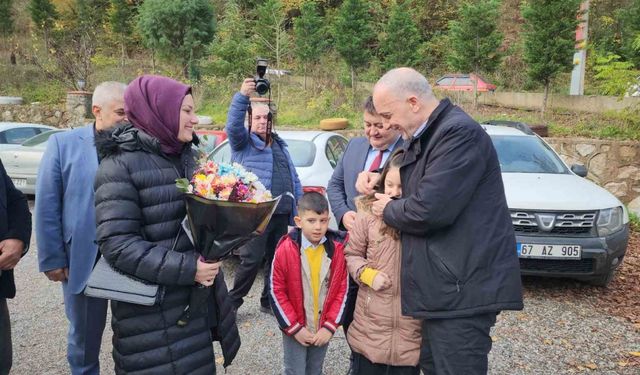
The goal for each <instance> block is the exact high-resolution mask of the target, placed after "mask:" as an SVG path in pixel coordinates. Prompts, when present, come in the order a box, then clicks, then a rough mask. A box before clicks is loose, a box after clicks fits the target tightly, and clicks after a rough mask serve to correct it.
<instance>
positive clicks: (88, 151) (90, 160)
mask: <svg viewBox="0 0 640 375" xmlns="http://www.w3.org/2000/svg"><path fill="white" fill-rule="evenodd" d="M82 130H83V131H82V132H81V133H80V139H81V140H82V145H81V147H82V158H83V159H85V160H86V162H87V170H89V171H96V170H97V169H98V154H97V152H96V146H95V138H94V135H93V125H87V126H85V127H84V128H83V129H82Z"/></svg>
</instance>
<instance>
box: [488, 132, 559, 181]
mask: <svg viewBox="0 0 640 375" xmlns="http://www.w3.org/2000/svg"><path fill="white" fill-rule="evenodd" d="M491 140H492V141H493V146H494V147H495V149H496V152H497V153H498V159H499V161H500V168H501V169H502V172H503V173H556V174H565V173H569V171H568V170H567V168H566V166H565V165H564V163H562V160H560V157H559V156H558V155H557V154H556V153H555V152H554V151H553V150H552V149H551V148H550V147H549V146H547V144H545V143H544V142H542V141H541V140H540V139H538V138H537V137H534V136H504V135H500V136H498V135H493V136H491Z"/></svg>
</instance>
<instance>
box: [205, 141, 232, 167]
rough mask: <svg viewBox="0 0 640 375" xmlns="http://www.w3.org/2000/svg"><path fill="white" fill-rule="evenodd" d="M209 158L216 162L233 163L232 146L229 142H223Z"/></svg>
mask: <svg viewBox="0 0 640 375" xmlns="http://www.w3.org/2000/svg"><path fill="white" fill-rule="evenodd" d="M209 159H210V160H213V161H215V162H216V163H231V146H229V142H226V143H223V144H221V145H220V146H219V147H218V148H216V149H215V150H214V151H213V153H212V154H211V155H210V156H209Z"/></svg>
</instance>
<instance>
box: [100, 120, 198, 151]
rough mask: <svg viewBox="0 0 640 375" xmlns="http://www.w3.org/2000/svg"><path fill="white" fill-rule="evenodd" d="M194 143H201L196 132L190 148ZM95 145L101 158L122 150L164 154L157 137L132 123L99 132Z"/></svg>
mask: <svg viewBox="0 0 640 375" xmlns="http://www.w3.org/2000/svg"><path fill="white" fill-rule="evenodd" d="M192 144H194V145H196V146H197V145H198V144H200V140H199V139H198V137H197V136H196V134H195V133H194V134H193V140H192V141H191V142H189V143H188V144H187V145H188V147H189V148H190V147H191V145H192ZM95 145H96V149H97V150H98V155H99V157H100V160H102V159H103V158H105V157H107V156H111V155H116V154H119V153H121V152H132V151H140V150H142V151H147V152H150V153H154V154H162V149H161V146H160V141H159V140H158V139H157V138H154V137H152V136H150V135H149V134H147V133H145V132H143V131H142V130H140V129H138V128H136V127H134V126H133V125H131V124H122V125H118V126H116V127H115V128H112V129H109V130H104V131H100V132H98V133H97V134H96V137H95ZM187 145H186V146H187ZM186 146H185V147H186Z"/></svg>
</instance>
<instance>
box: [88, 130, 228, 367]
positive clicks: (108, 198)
mask: <svg viewBox="0 0 640 375" xmlns="http://www.w3.org/2000/svg"><path fill="white" fill-rule="evenodd" d="M96 146H97V147H98V152H99V153H100V155H101V157H102V161H101V163H100V167H99V169H98V172H97V175H96V180H95V201H96V223H97V225H98V228H97V237H98V244H99V246H100V252H101V253H102V255H103V256H104V257H105V258H106V260H107V261H108V262H109V263H110V264H111V265H113V266H114V267H115V268H117V269H119V270H121V271H123V272H125V273H128V274H131V275H134V276H136V277H138V278H140V279H143V280H148V281H150V282H152V283H157V284H160V285H161V286H162V287H163V288H164V296H163V298H162V300H161V302H160V303H159V304H157V305H155V306H141V305H134V304H128V303H123V302H117V301H112V303H111V310H112V323H111V324H112V327H113V359H114V362H115V372H116V373H118V374H125V373H126V374H154V375H158V374H207V375H210V374H214V373H215V362H214V355H213V346H212V344H211V342H212V340H213V338H214V337H215V338H216V339H219V340H220V341H221V344H222V347H223V354H224V355H225V366H226V365H228V364H230V362H231V360H232V359H233V357H234V356H235V354H236V353H237V351H238V348H239V347H240V338H239V336H238V330H237V327H236V323H235V316H234V314H233V313H232V309H231V306H230V305H229V304H228V303H227V298H226V297H227V288H226V285H225V284H224V278H223V277H222V274H219V275H218V277H217V278H216V281H215V284H214V285H215V287H214V293H212V295H211V297H210V301H209V304H208V305H209V308H210V309H215V310H216V311H215V312H213V313H212V314H205V313H202V314H200V315H195V316H192V319H191V321H190V323H189V324H188V325H187V326H186V327H184V328H180V327H178V326H177V325H176V322H177V320H178V318H179V317H180V315H181V313H182V311H183V310H184V308H185V307H186V306H187V304H188V301H189V292H190V289H191V287H192V286H193V285H194V278H195V273H196V259H197V254H196V252H195V251H194V248H193V245H192V244H191V242H190V241H189V239H188V237H187V236H186V234H185V233H184V231H183V230H180V227H181V225H180V223H181V221H182V220H183V218H184V217H185V213H186V211H185V204H184V201H183V199H182V193H180V192H179V191H178V189H177V188H176V186H175V180H176V178H178V177H184V176H189V175H190V174H191V171H192V170H193V166H194V162H193V155H192V152H191V149H190V148H189V147H187V148H185V150H186V151H185V152H183V154H182V155H181V158H180V165H177V163H176V162H175V161H174V162H172V161H171V160H170V159H168V158H167V157H166V156H164V154H163V153H162V152H161V151H160V144H159V142H158V140H157V139H155V138H152V137H150V136H149V135H147V134H145V133H143V132H141V131H139V130H138V129H136V128H133V127H132V126H131V125H125V126H123V127H119V128H117V129H116V130H115V131H114V132H113V134H111V135H109V136H106V137H99V138H98V139H97V140H96ZM178 233H180V234H179V235H178ZM176 235H178V239H177V242H176V245H175V248H174V250H171V248H172V246H173V243H174V241H175V239H176ZM208 316H216V320H215V321H210V320H211V319H209V318H208ZM211 327H214V328H213V329H211V330H210V328H211Z"/></svg>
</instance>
